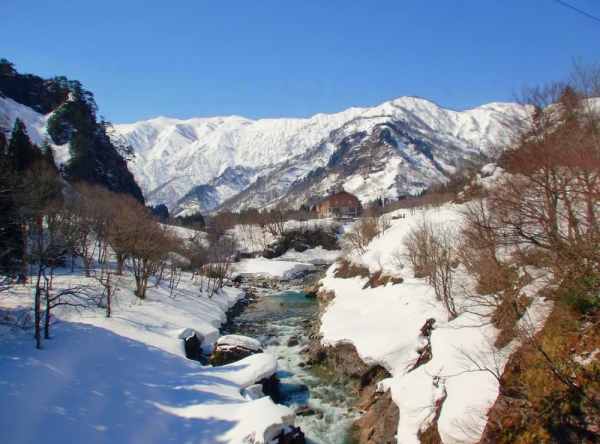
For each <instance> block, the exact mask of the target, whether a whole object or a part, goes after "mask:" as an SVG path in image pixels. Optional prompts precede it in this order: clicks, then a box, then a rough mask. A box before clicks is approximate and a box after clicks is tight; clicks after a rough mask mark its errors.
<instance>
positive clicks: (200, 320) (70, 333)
mask: <svg viewBox="0 0 600 444" xmlns="http://www.w3.org/2000/svg"><path fill="white" fill-rule="evenodd" d="M74 285H85V286H86V290H87V291H88V292H92V291H96V292H101V288H100V287H99V285H98V283H97V282H96V281H95V280H94V279H93V278H88V279H86V278H84V277H82V276H80V275H73V274H64V275H59V276H57V277H55V279H54V288H55V289H56V290H58V289H60V288H65V287H67V286H71V287H72V286H74ZM114 286H116V287H118V288H119V290H118V292H117V293H116V297H115V299H114V302H113V307H112V317H110V318H106V317H105V316H104V310H100V309H98V308H97V307H95V306H94V307H90V308H89V309H86V310H85V311H83V312H82V313H81V314H80V313H78V312H76V311H74V310H73V309H69V308H68V307H66V308H64V309H62V310H58V309H56V310H55V314H56V316H57V317H58V318H59V319H60V321H61V322H59V323H58V324H56V325H54V326H52V328H51V335H52V340H44V341H42V346H43V349H42V350H35V349H34V343H33V340H32V337H31V334H30V333H25V332H22V331H16V332H12V331H8V330H7V329H4V330H3V331H0V375H1V377H0V409H1V410H2V412H3V414H2V415H0V430H2V441H3V442H47V443H48V444H53V443H63V442H81V441H85V442H86V443H90V444H91V443H106V442H115V443H117V442H131V443H135V442H140V443H142V442H143V443H163V442H205V443H213V442H222V443H232V444H233V443H236V444H237V443H241V442H253V443H266V442H269V441H270V440H272V439H273V438H274V437H275V436H276V435H277V434H279V433H280V432H281V431H282V430H283V429H284V428H285V427H288V426H291V425H293V423H294V418H295V414H294V412H293V411H292V410H290V409H289V408H287V407H284V406H281V405H276V404H274V403H273V402H272V400H271V399H270V398H269V397H260V398H259V397H258V396H253V397H252V396H247V395H248V393H245V392H244V391H245V389H246V388H248V387H251V386H253V385H255V384H256V382H257V381H259V380H261V379H263V378H265V377H269V376H270V375H272V374H274V373H275V371H276V370H277V361H276V358H275V357H274V356H271V355H268V354H266V353H261V354H257V355H253V356H249V357H247V358H245V359H242V360H240V361H238V362H235V363H233V364H230V365H226V366H222V367H214V368H213V367H203V366H202V365H201V364H200V363H199V362H196V361H190V360H187V359H186V358H185V353H184V348H183V341H182V339H181V337H187V336H190V335H191V334H194V333H196V334H198V336H200V337H203V338H204V341H203V346H204V347H207V348H212V345H213V344H214V343H216V341H217V340H218V336H219V332H218V326H219V325H220V324H221V323H222V322H223V321H224V320H225V319H226V318H225V311H226V310H227V309H228V308H230V307H231V306H233V304H235V302H237V301H238V300H239V299H241V298H243V297H244V293H243V291H241V290H239V289H236V288H227V287H226V288H224V289H222V290H221V291H219V292H218V293H217V294H215V295H213V296H212V297H208V295H207V293H201V292H200V291H199V288H198V287H197V286H196V284H195V283H194V282H193V281H192V280H191V276H189V275H185V274H184V276H183V277H182V279H181V281H180V284H179V286H178V287H177V288H176V289H175V290H174V291H173V292H171V290H170V289H169V288H168V286H167V285H166V284H165V283H161V284H159V285H158V286H155V287H150V288H149V289H148V294H147V300H143V301H142V300H139V299H137V298H136V297H135V296H134V295H133V282H132V280H131V277H129V276H124V277H122V278H121V279H120V280H119V281H118V282H114ZM32 290H33V288H32V286H27V287H23V286H19V287H18V288H16V289H15V290H11V291H10V292H3V298H2V307H1V308H2V309H3V310H4V309H8V308H12V309H14V310H18V309H19V308H20V307H26V306H27V305H28V304H30V303H31V293H32ZM3 315H4V313H3ZM1 333H4V334H1ZM248 339H249V338H248ZM246 345H248V344H246ZM250 345H253V346H255V345H256V344H250ZM259 345H260V344H259ZM251 392H252V393H255V394H256V395H257V394H258V391H257V390H251ZM242 393H245V395H243V394H242Z"/></svg>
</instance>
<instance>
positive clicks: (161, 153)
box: [115, 97, 514, 210]
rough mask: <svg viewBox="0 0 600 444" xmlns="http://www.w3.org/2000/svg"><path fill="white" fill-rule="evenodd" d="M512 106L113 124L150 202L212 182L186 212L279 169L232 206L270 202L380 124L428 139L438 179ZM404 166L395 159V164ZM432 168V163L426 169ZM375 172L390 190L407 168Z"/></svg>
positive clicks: (485, 138) (490, 138) (418, 105)
mask: <svg viewBox="0 0 600 444" xmlns="http://www.w3.org/2000/svg"><path fill="white" fill-rule="evenodd" d="M513 109H514V105H512V104H503V103H492V104H488V105H484V106H482V107H479V108H475V109H472V110H466V111H461V112H457V111H453V110H448V109H445V108H441V107H439V106H437V105H436V104H434V103H432V102H429V101H427V100H424V99H419V98H415V97H402V98H400V99H396V100H392V101H388V102H385V103H383V104H382V105H379V106H376V107H372V108H350V109H348V110H346V111H343V112H341V113H337V114H317V115H315V116H313V117H311V118H308V119H262V120H257V121H254V120H250V119H246V118H243V117H239V116H231V117H214V118H194V119H189V120H177V119H169V118H165V117H159V118H156V119H152V120H148V121H142V122H137V123H133V124H124V125H116V126H115V129H116V130H117V132H118V133H119V134H120V136H122V137H123V138H124V139H125V140H126V141H127V143H129V144H131V145H132V146H133V147H134V148H135V150H136V153H137V159H136V161H135V162H134V163H132V164H131V169H132V171H133V173H134V175H135V176H136V179H137V181H138V182H139V183H140V184H141V186H142V189H143V190H144V193H145V195H146V197H147V198H148V200H149V202H151V203H160V202H162V203H166V204H167V205H168V206H169V207H170V208H173V207H174V205H175V204H176V203H178V202H179V200H180V199H182V198H183V197H184V196H185V195H186V194H187V193H188V192H189V191H190V190H191V189H192V188H194V187H197V186H200V185H207V186H208V187H209V188H207V189H204V190H203V191H204V193H201V195H199V196H198V195H197V196H194V195H193V193H192V195H190V196H187V198H186V199H185V200H184V201H183V202H182V206H181V207H180V210H181V209H183V208H187V209H188V210H191V209H202V210H210V209H212V208H215V207H217V206H219V205H221V204H223V202H225V201H226V200H227V199H230V198H232V197H233V198H234V201H235V196H236V195H238V194H239V193H240V192H241V191H243V190H245V189H247V188H248V187H250V186H251V185H252V184H257V182H256V181H257V179H258V178H259V177H260V178H262V179H263V180H265V178H267V177H270V176H272V175H273V174H275V176H277V181H276V182H275V183H270V184H269V186H270V187H271V188H272V189H271V191H268V190H267V189H263V190H262V192H263V195H262V196H261V197H259V198H256V199H250V200H248V201H247V202H245V203H243V204H236V203H235V202H234V203H233V204H231V205H230V204H226V206H228V207H229V206H233V207H247V206H250V205H251V204H252V205H254V204H259V203H264V202H267V203H270V202H272V201H273V198H277V197H280V196H281V195H283V194H285V192H286V191H287V190H289V188H290V186H291V185H292V184H293V183H294V182H296V181H299V180H303V179H305V178H306V176H307V174H308V173H309V172H311V171H313V170H314V169H316V168H318V167H325V168H326V167H327V165H328V162H329V160H330V157H331V155H332V153H333V152H334V151H336V150H338V149H339V148H340V146H339V143H340V142H341V141H342V140H343V139H344V138H345V137H349V136H350V135H352V134H355V133H366V135H367V136H368V135H370V134H371V133H372V132H373V130H374V129H375V128H376V127H377V126H378V125H381V124H385V123H390V122H392V123H394V124H395V125H396V126H398V127H402V130H403V131H404V132H405V133H406V134H405V136H407V135H408V136H410V137H409V139H410V138H415V139H425V140H427V141H428V143H429V144H430V145H431V150H432V151H437V155H436V158H437V157H438V156H439V157H440V160H439V161H438V162H439V165H438V166H437V167H436V168H434V169H437V170H438V172H437V173H435V174H434V176H435V177H436V178H437V177H439V176H441V170H442V169H446V168H452V165H453V164H456V163H457V161H458V159H461V158H464V157H465V156H467V157H469V156H474V155H479V154H480V153H482V152H483V153H485V152H487V150H489V148H490V146H491V145H492V144H494V143H496V142H498V141H499V140H500V134H501V130H502V121H503V120H505V119H506V118H507V116H508V115H509V113H510V112H511V111H512V110H513ZM409 148H410V147H409ZM405 157H406V156H405ZM400 164H401V162H396V166H399V165H400ZM429 167H431V165H428V166H427V168H426V169H429ZM386 168H387V169H386ZM371 169H373V168H371ZM384 170H385V172H384V173H383V174H381V173H382V171H384ZM413 170H415V174H417V173H418V174H417V175H424V177H425V178H427V180H424V181H423V180H421V179H419V181H420V182H423V184H422V186H421V188H423V186H424V185H425V184H428V183H430V182H431V180H433V178H434V177H432V175H431V174H430V173H429V172H428V171H420V167H419V166H416V167H415V168H413ZM417 170H419V171H417ZM231 171H236V172H238V173H239V174H236V175H235V180H231V179H230V178H229V177H226V176H227V174H229V175H231V174H230V173H231ZM227 172H229V173H227ZM371 173H373V174H375V173H380V175H384V176H386V178H390V179H389V180H387V182H386V181H384V182H385V183H384V184H383V185H385V186H384V188H386V189H387V188H388V187H389V186H390V185H392V182H394V180H395V177H396V176H398V175H399V174H398V173H402V168H399V169H396V173H397V174H394V171H393V168H392V167H390V166H389V165H387V164H386V166H385V168H384V169H381V168H379V169H377V168H376V170H373V171H371ZM371 173H369V174H367V175H366V178H368V177H370V174H371ZM400 175H401V176H402V174H400ZM271 179H272V178H271ZM342 179H344V180H346V181H349V180H351V179H354V178H351V177H345V178H344V177H341V178H338V179H337V180H333V181H332V182H336V183H337V182H340V181H342ZM376 179H377V177H376ZM272 180H273V179H272ZM272 180H271V181H272ZM357 181H358V179H355V181H354V182H351V183H350V185H352V184H355V183H356V182H357ZM411 181H412V180H409V182H411ZM388 182H389V183H388ZM215 183H218V185H217V186H215ZM400 183H403V181H402V180H400ZM258 185H260V181H259V182H258ZM402 186H403V185H400V186H399V187H396V189H394V190H393V191H390V192H389V193H388V194H390V195H397V194H398V193H400V194H402V193H404V192H409V191H411V188H410V187H408V188H404V189H401V188H402ZM417 188H419V187H417ZM241 196H242V195H239V197H238V201H239V199H240V198H241Z"/></svg>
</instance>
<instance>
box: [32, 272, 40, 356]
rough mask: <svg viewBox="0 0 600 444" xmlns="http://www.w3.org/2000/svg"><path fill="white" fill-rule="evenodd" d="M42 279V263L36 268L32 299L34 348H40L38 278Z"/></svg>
mask: <svg viewBox="0 0 600 444" xmlns="http://www.w3.org/2000/svg"><path fill="white" fill-rule="evenodd" d="M41 279H42V264H41V263H40V266H39V268H38V275H37V282H36V285H35V294H34V299H33V314H34V322H35V333H34V338H35V348H37V349H38V350H39V349H41V348H42V343H41V331H40V330H41V323H42V314H41V312H40V308H41V288H40V280H41Z"/></svg>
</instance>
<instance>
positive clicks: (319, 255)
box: [273, 246, 342, 265]
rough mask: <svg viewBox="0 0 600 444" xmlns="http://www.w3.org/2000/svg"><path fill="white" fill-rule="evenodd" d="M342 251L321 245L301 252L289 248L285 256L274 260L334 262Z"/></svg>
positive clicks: (317, 263) (316, 262) (320, 263)
mask: <svg viewBox="0 0 600 444" xmlns="http://www.w3.org/2000/svg"><path fill="white" fill-rule="evenodd" d="M341 253H342V252H341V251H335V250H325V249H324V248H323V247H321V246H319V247H316V248H311V249H309V250H305V251H303V252H301V253H299V252H297V251H296V250H294V249H289V250H288V251H286V253H285V254H284V255H283V256H280V257H277V258H275V259H273V260H275V261H295V262H307V263H310V264H315V265H323V264H333V263H334V262H335V261H337V260H338V258H339V257H340V254H341Z"/></svg>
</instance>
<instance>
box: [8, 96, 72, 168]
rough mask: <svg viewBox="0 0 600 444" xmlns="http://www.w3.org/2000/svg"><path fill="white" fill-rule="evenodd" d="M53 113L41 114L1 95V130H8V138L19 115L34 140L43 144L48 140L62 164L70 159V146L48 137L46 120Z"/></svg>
mask: <svg viewBox="0 0 600 444" xmlns="http://www.w3.org/2000/svg"><path fill="white" fill-rule="evenodd" d="M51 115H52V113H50V114H48V115H44V114H40V113H38V112H37V111H34V110H33V109H31V108H29V107H28V106H25V105H21V104H20V103H17V102H15V101H14V100H11V99H7V98H3V97H1V96H0V130H3V131H6V138H7V139H8V138H9V137H10V131H11V130H12V127H13V125H14V124H15V119H16V118H17V117H19V118H20V119H21V120H22V121H23V122H24V123H25V126H26V128H27V134H28V135H29V138H30V139H31V141H32V142H34V143H37V144H38V145H41V144H42V143H43V142H44V140H47V141H48V142H49V143H50V145H51V146H52V151H53V152H54V160H55V161H56V164H57V165H60V164H61V163H65V162H66V161H67V160H69V147H68V144H64V145H55V144H52V143H51V142H52V139H50V138H49V137H48V133H47V131H46V122H47V121H48V118H49V117H50V116H51Z"/></svg>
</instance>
